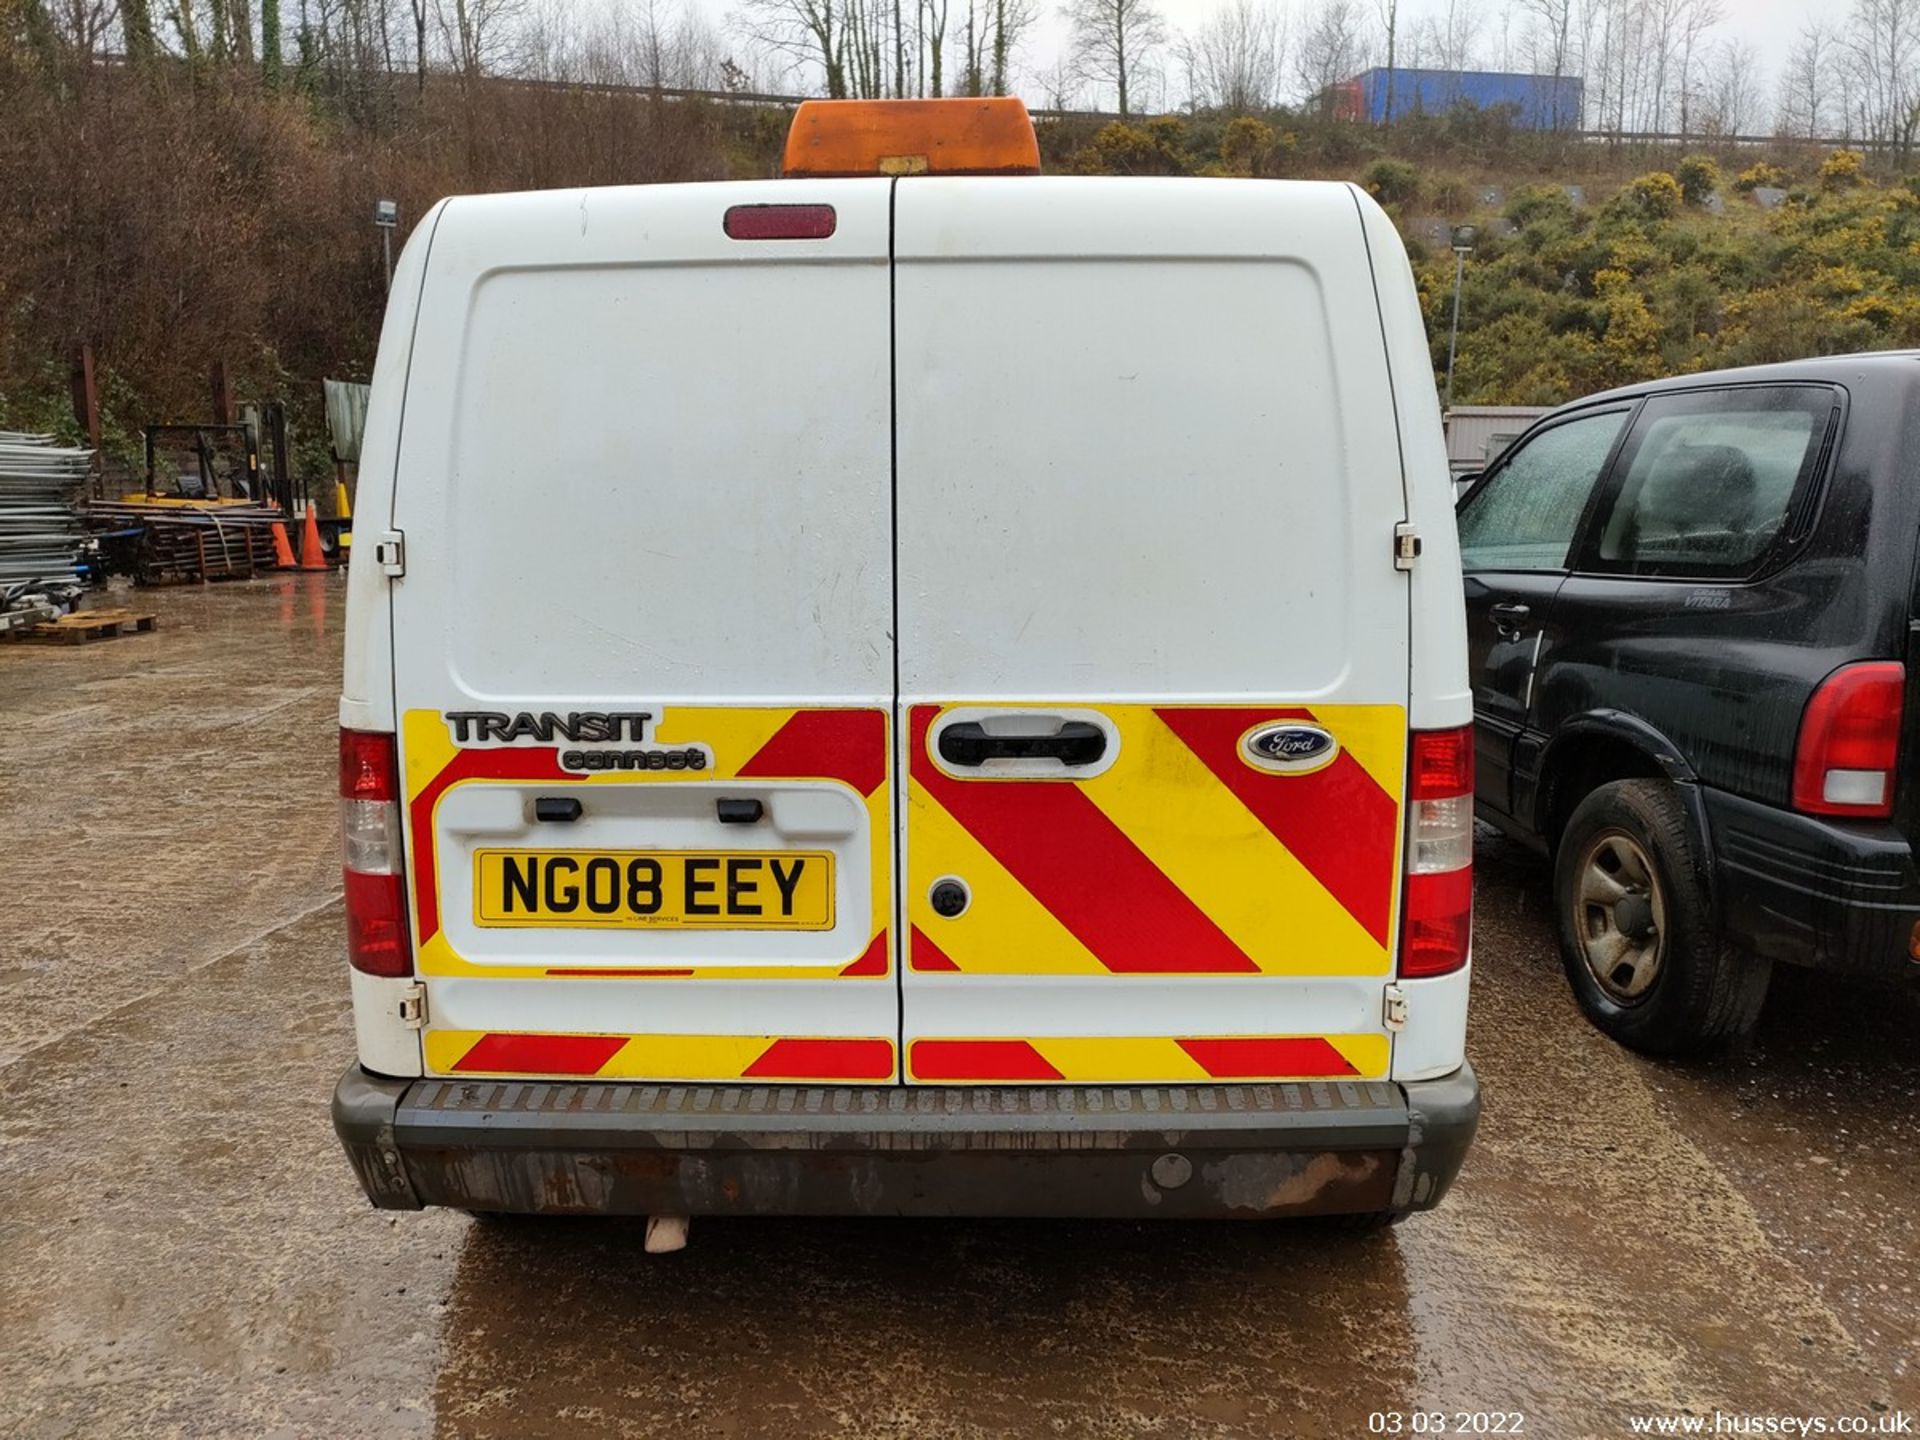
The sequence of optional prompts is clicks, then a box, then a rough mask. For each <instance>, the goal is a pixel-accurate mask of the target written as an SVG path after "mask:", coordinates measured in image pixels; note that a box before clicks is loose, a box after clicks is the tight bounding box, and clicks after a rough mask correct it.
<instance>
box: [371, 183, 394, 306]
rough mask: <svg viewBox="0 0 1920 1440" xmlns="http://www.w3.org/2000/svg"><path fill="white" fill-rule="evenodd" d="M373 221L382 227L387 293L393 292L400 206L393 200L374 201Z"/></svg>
mask: <svg viewBox="0 0 1920 1440" xmlns="http://www.w3.org/2000/svg"><path fill="white" fill-rule="evenodd" d="M373 223H374V224H375V225H377V226H379V227H380V254H381V256H382V258H384V259H385V260H386V262H387V293H388V294H389V295H391V294H392V293H393V227H394V226H396V225H398V224H399V223H400V206H399V204H398V203H397V202H395V201H392V200H376V201H374V202H373Z"/></svg>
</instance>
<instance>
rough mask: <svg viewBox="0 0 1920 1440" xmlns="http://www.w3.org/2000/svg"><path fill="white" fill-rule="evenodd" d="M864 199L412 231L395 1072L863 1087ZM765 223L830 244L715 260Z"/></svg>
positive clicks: (867, 913)
mask: <svg viewBox="0 0 1920 1440" xmlns="http://www.w3.org/2000/svg"><path fill="white" fill-rule="evenodd" d="M888 183H889V182H887V181H884V180H875V181H822V182H817V183H811V184H801V183H799V182H794V183H792V184H778V185H772V184H766V183H751V184H739V185H711V184H709V185H682V186H675V185H666V186H649V187H631V188H626V189H617V190H596V191H588V192H580V191H572V192H554V193H544V194H531V195H512V196H492V197H484V198H479V199H471V200H461V201H458V202H456V203H455V205H454V206H453V207H452V209H451V210H450V211H449V212H448V215H447V218H446V220H445V221H443V223H442V225H441V228H440V233H439V234H438V236H437V237H436V240H435V244H434V249H433V255H432V261H431V265H430V267H429V272H428V275H427V278H426V283H425V290H424V293H423V297H422V302H421V314H420V323H419V327H418V335H417V339H416V341H415V346H414V355H413V364H412V367H411V379H410V383H409V390H408V407H407V416H406V427H405V433H404V436H403V439H402V449H401V462H400V482H399V485H398V488H397V493H396V497H395V502H394V512H393V513H394V523H395V525H396V527H397V528H398V529H399V530H401V531H402V532H404V534H405V536H406V550H407V565H406V573H405V575H404V576H403V577H401V578H400V579H399V580H398V581H396V582H395V588H394V601H393V605H394V615H395V621H396V624H395V635H396V641H395V692H396V710H397V712H398V719H399V731H400V749H401V769H402V784H403V791H404V802H405V827H404V828H405V833H406V842H407V859H408V866H409V877H410V911H411V920H412V924H413V930H414V937H415V946H416V949H415V958H416V968H417V970H418V972H419V974H420V976H421V977H422V978H423V979H424V981H425V983H426V985H427V991H428V995H427V1017H428V1018H427V1024H426V1030H425V1035H424V1056H425V1063H426V1071H427V1073H428V1074H430V1075H460V1076H500V1077H511V1076H596V1077H602V1078H621V1079H652V1080H728V1079H764V1080H781V1081H821V1082H844V1083H850V1082H857V1081H864V1082H873V1081H886V1080H891V1079H893V1078H894V1077H895V1075H896V1073H897V1065H896V1058H895V1050H896V1039H897V1019H898V996H897V990H896V986H895V978H894V976H895V970H894V963H893V953H894V944H895V941H894V934H893V926H892V924H891V916H892V908H893V883H892V858H893V857H892V830H891V814H892V808H893V799H892V788H891V775H890V773H889V765H888V757H889V754H890V751H891V745H892V741H891V738H890V724H891V701H892V691H893V651H892V644H891V636H890V630H891V605H892V585H893V575H892V526H891V514H890V511H891V465H890V461H891V455H890V437H889V427H890V423H891V395H890V380H891V377H890V375H889V370H888V340H887V337H888V328H889V309H890V296H889V283H888ZM773 204H810V205H816V206H818V205H828V206H831V207H833V210H834V223H833V225H832V227H831V229H832V233H831V234H830V235H825V236H820V237H817V238H802V239H772V240H738V239H734V238H731V236H730V235H729V234H728V231H727V227H726V220H725V217H726V216H727V213H728V211H729V210H731V209H732V208H733V207H735V206H741V205H773Z"/></svg>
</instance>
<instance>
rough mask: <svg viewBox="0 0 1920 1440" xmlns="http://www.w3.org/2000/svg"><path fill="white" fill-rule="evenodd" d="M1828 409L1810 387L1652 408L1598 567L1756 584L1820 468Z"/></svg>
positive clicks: (1612, 507)
mask: <svg viewBox="0 0 1920 1440" xmlns="http://www.w3.org/2000/svg"><path fill="white" fill-rule="evenodd" d="M1833 409H1834V397H1833V395H1832V394H1831V392H1828V391H1825V390H1818V389H1813V388H1809V387H1774V388H1768V389H1742V390H1730V391H1717V392H1707V393H1692V394H1685V395H1673V396H1656V397H1654V398H1653V399H1650V400H1649V401H1648V402H1647V404H1646V407H1645V409H1643V410H1642V411H1641V414H1640V418H1639V420H1638V421H1637V422H1636V423H1635V425H1634V428H1633V434H1632V436H1631V437H1629V439H1628V442H1627V448H1626V451H1625V452H1624V454H1623V455H1622V457H1621V461H1620V464H1619V465H1618V466H1617V467H1616V472H1615V473H1616V474H1617V475H1618V476H1619V479H1618V481H1617V483H1616V484H1615V485H1614V486H1613V487H1611V488H1612V490H1613V496H1612V499H1611V501H1610V502H1609V503H1608V504H1607V505H1606V506H1603V514H1602V516H1601V518H1600V521H1599V529H1598V539H1597V543H1596V545H1595V552H1594V555H1595V560H1596V561H1597V563H1596V564H1595V566H1594V568H1596V569H1599V570H1603V571H1607V572H1610V573H1615V574H1627V575H1647V576H1660V575H1674V576H1689V577H1698V578H1707V579H1714V578H1720V579H1725V578H1738V577H1743V576H1746V575H1751V574H1753V573H1754V572H1755V571H1756V570H1758V569H1759V568H1760V566H1761V564H1762V563H1763V562H1764V560H1765V559H1766V557H1767V555H1768V553H1769V552H1770V551H1771V550H1772V549H1773V546H1774V542H1775V541H1776V540H1777V539H1778V538H1779V535H1780V531H1781V527H1782V526H1783V525H1784V524H1785V522H1786V519H1787V516H1788V515H1789V513H1791V511H1792V510H1793V506H1794V501H1795V497H1796V496H1798V495H1800V494H1801V493H1802V491H1803V489H1804V487H1805V486H1806V484H1807V483H1808V481H1809V479H1810V472H1811V471H1812V469H1813V468H1814V467H1815V465H1816V464H1817V463H1818V459H1819V456H1820V454H1821V452H1822V451H1823V450H1824V448H1825V445H1824V442H1825V439H1826V435H1827V429H1828V425H1829V423H1830V418H1831V415H1832V412H1833Z"/></svg>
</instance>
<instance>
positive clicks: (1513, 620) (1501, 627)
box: [1487, 600, 1533, 640]
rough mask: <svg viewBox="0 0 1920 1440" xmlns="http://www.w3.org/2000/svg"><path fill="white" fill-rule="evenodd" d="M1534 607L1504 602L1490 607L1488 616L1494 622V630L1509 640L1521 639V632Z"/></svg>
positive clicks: (1514, 602) (1516, 602) (1509, 601)
mask: <svg viewBox="0 0 1920 1440" xmlns="http://www.w3.org/2000/svg"><path fill="white" fill-rule="evenodd" d="M1532 614H1533V607H1532V606H1530V605H1522V604H1520V603H1519V602H1518V601H1513V600H1508V601H1502V602H1501V603H1500V604H1498V605H1489V606H1488V607H1487V615H1488V617H1489V618H1490V619H1491V620H1492V621H1493V628H1494V629H1495V630H1498V631H1499V632H1500V633H1501V635H1503V636H1505V637H1506V638H1507V639H1509V640H1517V639H1519V638H1520V630H1521V627H1523V626H1524V625H1525V624H1526V623H1527V620H1528V618H1529V617H1530V616H1532Z"/></svg>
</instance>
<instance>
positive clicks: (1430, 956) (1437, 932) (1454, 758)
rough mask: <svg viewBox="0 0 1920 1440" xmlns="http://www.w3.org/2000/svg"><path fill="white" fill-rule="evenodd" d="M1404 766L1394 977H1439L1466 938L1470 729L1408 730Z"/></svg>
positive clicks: (1453, 964) (1469, 929) (1456, 960)
mask: <svg viewBox="0 0 1920 1440" xmlns="http://www.w3.org/2000/svg"><path fill="white" fill-rule="evenodd" d="M1408 762H1409V763H1408V766H1407V888H1406V897H1405V901H1404V903H1403V906H1402V914H1401V921H1400V975H1401V977H1402V978H1403V979H1408V980H1417V979H1423V978H1426V977H1429V976H1434V975H1446V974H1449V973H1451V972H1452V971H1455V970H1458V969H1459V968H1460V967H1461V966H1462V965H1465V964H1466V963H1467V954H1468V952H1469V950H1470V948H1471V945H1472V940H1473V727H1472V726H1471V725H1466V726H1462V727H1461V728H1460V729H1458V730H1416V731H1415V732H1414V733H1413V744H1412V749H1411V752H1410V754H1409V757H1408Z"/></svg>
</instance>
